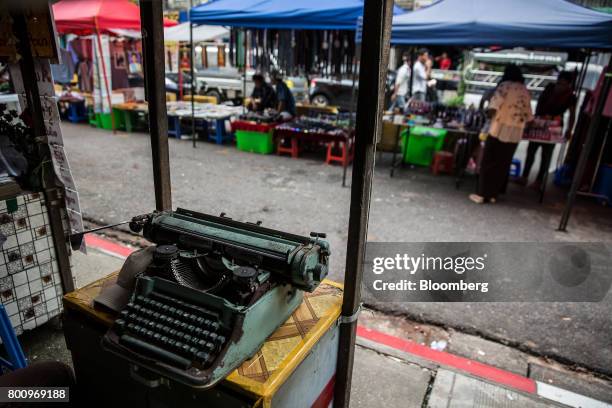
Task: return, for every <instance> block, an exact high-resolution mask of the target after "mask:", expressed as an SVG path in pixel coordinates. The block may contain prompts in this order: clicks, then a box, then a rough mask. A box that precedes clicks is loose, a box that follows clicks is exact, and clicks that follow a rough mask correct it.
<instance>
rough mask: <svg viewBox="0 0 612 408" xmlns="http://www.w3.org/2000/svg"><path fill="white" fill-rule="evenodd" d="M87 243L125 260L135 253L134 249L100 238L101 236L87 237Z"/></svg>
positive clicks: (91, 235) (90, 235)
mask: <svg viewBox="0 0 612 408" xmlns="http://www.w3.org/2000/svg"><path fill="white" fill-rule="evenodd" d="M85 243H86V244H87V245H88V246H90V247H92V248H96V249H100V250H102V251H106V252H110V253H112V254H115V255H117V256H121V257H124V258H127V257H128V255H130V254H131V253H132V252H134V248H130V247H127V246H125V245H121V244H118V243H116V242H113V241H110V240H108V239H104V238H100V237H99V236H97V235H93V234H87V235H85Z"/></svg>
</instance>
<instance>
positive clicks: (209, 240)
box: [102, 209, 330, 389]
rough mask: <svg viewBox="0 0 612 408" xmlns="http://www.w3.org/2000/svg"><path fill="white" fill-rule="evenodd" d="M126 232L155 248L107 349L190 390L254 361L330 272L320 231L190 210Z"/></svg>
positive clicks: (155, 216) (152, 217)
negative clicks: (296, 231)
mask: <svg viewBox="0 0 612 408" xmlns="http://www.w3.org/2000/svg"><path fill="white" fill-rule="evenodd" d="M130 228H131V229H132V230H133V231H135V232H138V231H140V230H142V231H143V235H144V237H145V238H147V239H148V240H150V241H151V242H153V243H155V244H157V246H156V247H155V248H154V250H153V256H152V261H151V263H150V265H149V266H148V267H147V268H146V271H145V272H144V273H143V274H142V275H141V276H139V277H137V281H136V286H135V289H134V292H133V294H132V297H131V300H130V302H129V303H128V304H127V306H126V307H125V308H124V309H123V310H122V311H121V312H120V313H119V316H118V317H117V319H116V320H115V323H114V324H113V326H112V327H111V328H110V329H109V331H108V332H107V333H106V335H105V336H104V338H103V341H102V344H103V346H104V347H105V348H106V349H107V350H110V351H111V352H113V353H115V354H117V355H119V356H120V357H122V358H124V359H127V360H128V361H129V362H130V363H131V364H132V367H133V368H134V367H136V368H137V370H138V371H139V372H142V371H145V372H146V371H147V370H148V372H150V373H151V374H154V375H157V376H160V377H161V378H166V379H172V380H176V381H179V382H181V383H184V384H187V385H189V386H192V387H198V388H202V389H204V388H209V387H212V386H214V385H215V384H216V383H217V382H218V381H220V380H221V379H223V378H224V377H226V376H227V375H228V374H229V373H231V372H232V371H233V370H234V369H236V368H237V367H238V366H239V365H240V364H241V363H242V362H243V361H244V360H246V359H248V358H249V357H251V356H253V355H254V354H255V352H257V350H259V348H260V347H261V345H262V344H263V342H264V341H265V340H266V338H267V337H268V336H269V335H270V334H272V333H273V332H274V331H275V330H276V329H277V328H278V327H279V326H280V325H281V324H283V323H284V322H285V321H286V320H287V319H288V318H289V316H290V315H291V313H293V311H294V310H295V309H296V308H297V307H298V306H299V305H300V303H301V302H302V298H303V291H309V292H311V291H313V290H314V289H315V288H316V287H317V286H318V285H319V283H320V282H321V280H322V279H323V278H324V277H325V276H326V274H327V264H328V257H329V253H330V252H329V244H328V243H327V241H325V240H323V239H322V238H325V236H324V234H317V233H311V237H303V236H298V235H293V234H288V233H285V232H280V231H275V230H272V229H268V228H264V227H262V226H261V225H259V223H258V224H251V223H242V222H237V221H234V220H232V219H230V218H227V217H225V216H223V215H222V216H220V217H217V216H211V215H206V214H201V213H197V212H193V211H188V210H184V209H177V210H176V211H168V212H156V213H152V214H148V215H144V216H139V217H136V218H134V219H133V220H132V222H131V223H130Z"/></svg>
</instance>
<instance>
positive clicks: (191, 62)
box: [179, 0, 197, 149]
mask: <svg viewBox="0 0 612 408" xmlns="http://www.w3.org/2000/svg"><path fill="white" fill-rule="evenodd" d="M192 7H193V0H189V10H188V11H187V18H188V19H189V73H190V75H191V137H192V140H193V148H194V149H195V148H196V143H197V142H196V139H197V137H196V132H195V95H196V89H195V85H194V83H195V76H194V72H193V58H194V53H193V23H192V22H191V8H192ZM179 126H180V125H179Z"/></svg>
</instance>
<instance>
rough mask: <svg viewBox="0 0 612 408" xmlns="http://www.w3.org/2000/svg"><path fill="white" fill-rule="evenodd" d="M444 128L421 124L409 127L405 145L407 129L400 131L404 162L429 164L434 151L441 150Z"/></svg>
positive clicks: (444, 134)
mask: <svg viewBox="0 0 612 408" xmlns="http://www.w3.org/2000/svg"><path fill="white" fill-rule="evenodd" d="M447 133H448V132H447V131H446V129H437V128H430V127H423V126H415V127H411V128H410V137H409V138H408V144H407V145H406V135H407V129H406V130H404V131H403V132H402V146H403V152H404V162H405V163H411V164H417V165H420V166H430V165H431V162H432V161H433V156H434V153H435V152H437V151H440V150H442V146H444V138H445V137H446V134H447Z"/></svg>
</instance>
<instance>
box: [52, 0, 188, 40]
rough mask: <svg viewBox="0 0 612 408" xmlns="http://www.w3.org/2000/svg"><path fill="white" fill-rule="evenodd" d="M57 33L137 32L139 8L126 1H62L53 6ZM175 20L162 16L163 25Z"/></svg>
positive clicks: (169, 24) (167, 25) (138, 28)
mask: <svg viewBox="0 0 612 408" xmlns="http://www.w3.org/2000/svg"><path fill="white" fill-rule="evenodd" d="M53 16H54V19H55V25H56V27H57V31H58V32H60V33H73V34H81V35H86V34H92V33H102V32H105V31H107V30H109V29H113V28H121V29H125V30H139V31H140V8H139V7H138V6H137V5H136V4H134V3H132V2H130V1H128V0H62V1H60V2H57V3H56V4H54V5H53ZM176 24H177V23H176V22H175V21H172V20H168V19H164V26H166V27H170V26H173V25H176Z"/></svg>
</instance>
